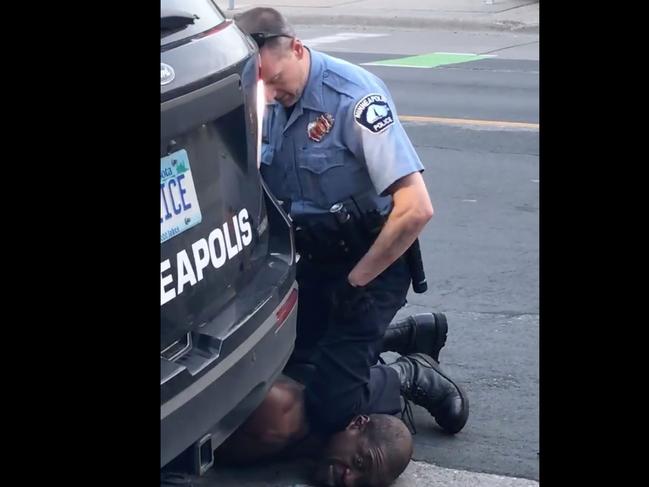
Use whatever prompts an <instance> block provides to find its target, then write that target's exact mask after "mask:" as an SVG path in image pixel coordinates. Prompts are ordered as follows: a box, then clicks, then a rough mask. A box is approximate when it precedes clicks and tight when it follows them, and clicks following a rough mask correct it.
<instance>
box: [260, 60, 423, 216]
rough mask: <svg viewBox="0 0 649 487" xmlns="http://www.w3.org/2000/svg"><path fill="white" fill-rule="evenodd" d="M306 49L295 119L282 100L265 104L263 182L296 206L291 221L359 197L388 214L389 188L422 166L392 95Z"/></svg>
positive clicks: (369, 77) (347, 66) (358, 71)
mask: <svg viewBox="0 0 649 487" xmlns="http://www.w3.org/2000/svg"><path fill="white" fill-rule="evenodd" d="M309 51H310V53H311V70H310V73H309V78H308V81H307V83H306V86H305V88H304V92H303V93H302V96H301V97H300V99H299V100H298V102H297V103H296V105H295V107H294V109H293V113H292V114H291V116H290V118H289V119H288V120H287V119H286V110H285V108H284V107H283V106H282V105H280V104H279V103H274V104H272V105H268V106H267V110H266V114H265V118H264V127H263V141H264V143H263V146H262V161H261V162H262V164H261V171H262V175H263V177H264V180H265V181H266V183H267V184H268V186H269V187H270V189H271V191H272V192H273V194H274V195H275V196H276V197H277V198H278V199H280V200H290V201H291V216H292V217H293V218H296V217H299V216H302V215H312V214H321V213H327V212H329V209H330V208H331V206H332V205H334V204H335V203H338V202H340V201H344V200H345V199H347V198H349V197H350V196H354V197H358V196H359V195H366V196H365V197H366V198H367V195H369V198H370V201H372V202H373V203H374V206H375V208H377V209H378V210H379V211H381V212H382V213H385V211H387V209H388V208H389V207H390V204H391V199H392V197H391V196H389V195H386V194H385V190H386V189H387V188H388V187H389V186H390V185H391V184H392V183H394V182H395V181H397V180H398V179H400V178H402V177H404V176H407V175H408V174H412V173H414V172H418V171H423V169H424V167H423V165H422V163H421V161H420V160H419V157H418V156H417V153H416V152H415V149H414V147H413V146H412V143H411V142H410V139H409V138H408V136H407V135H406V132H405V130H404V129H403V126H402V125H401V123H400V122H399V119H398V117H397V111H396V108H395V106H394V102H393V100H392V97H391V96H390V93H389V91H388V89H387V87H386V86H385V84H384V83H383V82H382V81H381V80H380V79H379V78H377V77H376V76H374V75H373V74H372V73H370V72H369V71H366V70H365V69H363V68H361V67H359V66H356V65H354V64H351V63H348V62H346V61H343V60H341V59H336V58H333V57H331V56H328V55H326V54H324V53H321V52H318V51H315V50H313V49H309ZM325 118H327V119H329V121H331V120H332V119H333V124H329V123H328V122H327V121H325ZM327 128H329V132H326V130H327Z"/></svg>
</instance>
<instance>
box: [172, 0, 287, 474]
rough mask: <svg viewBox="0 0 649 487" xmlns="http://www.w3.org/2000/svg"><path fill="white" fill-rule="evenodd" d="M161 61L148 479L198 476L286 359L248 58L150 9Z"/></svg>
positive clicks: (272, 224)
mask: <svg viewBox="0 0 649 487" xmlns="http://www.w3.org/2000/svg"><path fill="white" fill-rule="evenodd" d="M160 51H161V54H160V56H161V64H160V84H161V90H160V91H161V103H160V111H161V124H160V440H161V448H160V467H161V469H162V468H163V467H166V468H169V467H171V466H173V467H174V469H178V468H182V469H185V470H187V471H189V472H191V473H195V474H202V473H204V472H205V471H206V470H207V469H208V468H209V467H210V466H211V464H212V462H213V451H214V450H215V449H216V447H218V446H219V445H220V444H221V443H222V442H223V441H224V440H225V439H226V438H227V437H228V436H229V435H230V434H231V433H232V432H233V431H234V430H235V429H236V428H237V427H238V426H239V425H240V424H241V423H242V422H243V421H244V420H245V419H246V417H247V416H248V415H249V414H250V412H251V411H252V410H253V409H254V408H255V407H256V406H257V405H258V404H259V403H260V402H261V400H262V399H263V398H264V396H265V394H266V392H267V390H268V388H269V387H270V386H271V384H272V383H273V381H274V379H275V378H276V376H277V375H278V374H279V372H280V371H281V370H282V368H283V366H284V365H285V363H286V361H287V360H288V357H289V355H290V353H291V351H292V349H293V343H294V339H295V322H296V317H297V305H296V303H297V285H296V283H295V249H294V243H293V236H292V232H291V226H290V220H289V219H288V217H287V216H286V214H285V213H284V212H283V211H282V209H281V207H280V206H279V205H278V204H277V201H276V200H275V199H274V198H273V197H272V196H271V195H270V194H269V193H268V192H267V191H266V189H265V186H264V184H263V182H262V180H261V177H260V174H259V169H258V159H259V151H260V143H261V142H260V116H261V112H262V110H263V102H264V100H263V86H262V85H261V82H260V81H259V79H258V72H259V68H258V53H257V48H256V46H255V44H254V43H253V42H252V40H251V39H250V38H248V37H247V36H246V35H244V34H243V33H242V32H241V31H240V30H239V29H238V28H237V27H236V26H235V25H234V23H232V22H231V21H229V20H226V19H225V16H224V15H223V13H222V12H221V11H220V10H219V8H218V7H217V5H216V4H215V3H214V2H213V1H211V0H183V1H177V0H161V18H160ZM258 103H260V104H261V105H260V106H261V107H262V108H257V106H258Z"/></svg>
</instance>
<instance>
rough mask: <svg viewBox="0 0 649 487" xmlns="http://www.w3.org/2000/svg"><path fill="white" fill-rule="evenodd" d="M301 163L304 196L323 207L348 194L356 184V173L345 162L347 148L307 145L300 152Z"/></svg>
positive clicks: (298, 155)
mask: <svg viewBox="0 0 649 487" xmlns="http://www.w3.org/2000/svg"><path fill="white" fill-rule="evenodd" d="M297 165H298V169H299V175H300V184H301V186H302V193H303V195H304V199H306V200H310V201H312V202H313V203H315V204H316V205H317V206H318V207H320V208H322V209H323V210H328V209H329V208H330V207H331V205H333V204H334V203H337V202H338V201H340V200H341V199H344V197H347V196H349V194H351V193H349V194H347V192H348V191H350V190H351V188H352V187H353V185H352V184H350V183H351V181H349V178H350V177H352V176H353V175H352V174H351V173H350V172H349V167H348V165H347V164H346V162H345V149H340V148H312V147H309V148H306V149H302V150H300V151H298V154H297Z"/></svg>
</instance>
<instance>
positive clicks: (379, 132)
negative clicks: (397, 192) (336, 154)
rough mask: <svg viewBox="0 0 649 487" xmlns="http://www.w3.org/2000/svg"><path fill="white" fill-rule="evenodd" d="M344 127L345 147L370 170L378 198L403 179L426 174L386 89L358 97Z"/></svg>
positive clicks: (350, 109) (349, 110)
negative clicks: (419, 173)
mask: <svg viewBox="0 0 649 487" xmlns="http://www.w3.org/2000/svg"><path fill="white" fill-rule="evenodd" d="M344 123H345V129H344V133H345V134H346V145H347V147H348V148H349V150H350V151H351V152H352V153H353V154H354V155H355V156H356V157H357V158H358V159H359V160H361V161H363V162H364V163H365V165H366V166H367V170H368V172H369V175H370V178H371V180H372V183H373V184H374V187H375V189H376V191H377V193H378V194H379V195H384V193H385V191H386V190H387V189H388V188H389V187H390V185H392V184H393V183H394V182H395V181H397V180H399V179H401V178H402V177H404V176H407V175H409V174H412V173H414V172H421V171H423V170H424V166H423V164H422V163H421V160H420V159H419V156H418V155H417V152H416V151H415V148H414V147H413V146H412V143H411V142H410V139H409V138H408V135H407V134H406V131H405V130H404V128H403V126H402V125H401V122H400V121H399V118H398V116H397V111H396V108H395V106H394V102H393V100H392V97H391V96H390V94H389V93H388V91H387V89H385V90H380V89H379V90H376V89H375V90H373V91H371V92H370V91H368V92H367V93H366V94H364V95H362V96H360V97H357V98H356V99H355V100H354V101H353V102H352V103H351V104H350V106H349V109H348V110H347V114H346V116H345V120H344Z"/></svg>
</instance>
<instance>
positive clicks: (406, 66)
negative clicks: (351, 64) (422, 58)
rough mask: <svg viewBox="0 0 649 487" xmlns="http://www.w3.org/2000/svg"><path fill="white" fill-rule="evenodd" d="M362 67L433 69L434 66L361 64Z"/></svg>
mask: <svg viewBox="0 0 649 487" xmlns="http://www.w3.org/2000/svg"><path fill="white" fill-rule="evenodd" d="M361 66H387V67H388V68H418V69H431V68H432V66H408V65H407V64H389V63H378V62H377V63H361Z"/></svg>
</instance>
